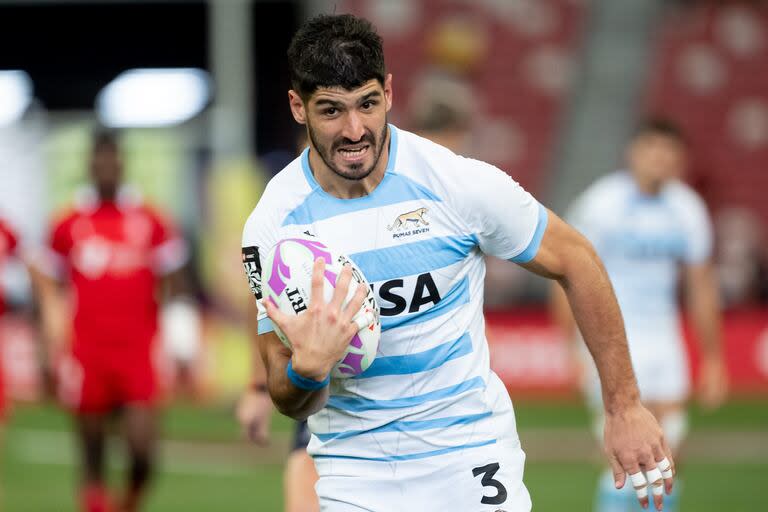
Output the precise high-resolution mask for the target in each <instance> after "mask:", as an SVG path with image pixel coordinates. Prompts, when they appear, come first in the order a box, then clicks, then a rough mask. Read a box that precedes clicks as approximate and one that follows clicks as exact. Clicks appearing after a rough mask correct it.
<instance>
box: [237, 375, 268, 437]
mask: <svg viewBox="0 0 768 512" xmlns="http://www.w3.org/2000/svg"><path fill="white" fill-rule="evenodd" d="M236 415H237V421H238V422H239V423H240V427H241V428H242V430H243V433H244V434H245V436H246V437H247V438H248V439H249V440H250V441H251V442H253V443H256V444H257V445H260V446H265V445H266V444H268V443H269V423H270V419H271V418H272V399H271V398H270V397H269V393H267V392H266V391H260V390H258V389H248V390H247V391H246V392H245V393H243V396H241V397H240V400H239V401H238V403H237V411H236Z"/></svg>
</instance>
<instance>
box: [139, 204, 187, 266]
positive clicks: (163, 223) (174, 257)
mask: <svg viewBox="0 0 768 512" xmlns="http://www.w3.org/2000/svg"><path fill="white" fill-rule="evenodd" d="M148 215H149V217H150V221H151V223H152V237H151V241H150V244H151V246H152V263H153V265H152V266H153V270H154V271H155V273H157V274H161V275H163V274H170V273H171V272H174V271H176V270H178V269H179V268H181V267H182V266H184V264H185V263H186V262H187V260H188V259H189V246H188V244H187V242H186V240H184V238H183V237H182V236H181V235H180V233H179V230H178V228H177V227H176V226H175V225H174V224H173V222H171V221H170V220H168V219H166V218H165V217H163V216H162V215H160V214H158V213H156V212H153V211H149V213H148Z"/></svg>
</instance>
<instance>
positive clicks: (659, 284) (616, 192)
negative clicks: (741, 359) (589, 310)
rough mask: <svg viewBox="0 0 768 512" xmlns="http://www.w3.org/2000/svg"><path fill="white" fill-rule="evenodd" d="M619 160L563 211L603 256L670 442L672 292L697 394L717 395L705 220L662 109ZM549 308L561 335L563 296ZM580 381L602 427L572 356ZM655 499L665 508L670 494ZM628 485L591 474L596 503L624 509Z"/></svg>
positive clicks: (719, 376) (721, 379) (679, 360)
mask: <svg viewBox="0 0 768 512" xmlns="http://www.w3.org/2000/svg"><path fill="white" fill-rule="evenodd" d="M626 156H627V161H628V164H629V169H628V170H622V171H617V172H614V173H612V174H609V175H607V176H604V177H602V178H600V179H599V180H597V181H596V182H595V183H593V184H592V185H591V186H590V187H589V188H587V190H586V191H585V192H584V193H583V194H582V195H581V196H580V197H579V198H578V199H577V200H576V201H575V203H574V204H573V206H572V207H571V208H570V210H569V213H568V216H567V219H568V220H569V222H571V224H573V226H574V227H576V228H577V229H578V230H579V231H581V232H582V233H583V234H584V235H585V236H586V237H587V238H588V239H589V240H590V241H591V242H592V244H593V245H594V247H595V249H596V250H597V252H598V254H599V255H600V257H601V258H602V260H603V262H604V263H605V266H606V269H607V270H608V274H609V276H610V278H611V282H612V284H613V288H614V291H615V293H616V297H617V299H618V301H619V305H620V306H621V312H622V315H623V317H624V324H625V327H626V331H627V339H628V342H629V351H630V354H631V357H632V363H633V366H634V370H635V375H636V376H637V380H638V385H639V388H640V395H641V398H642V400H643V403H644V404H645V405H646V407H648V409H649V410H650V411H651V412H652V413H653V414H654V415H655V416H656V418H657V419H658V420H659V423H660V424H661V426H662V428H663V429H664V433H665V436H666V439H667V442H668V443H669V445H670V447H671V448H672V450H673V451H676V450H677V449H678V448H679V445H680V443H681V441H682V440H683V438H684V436H685V434H686V423H687V422H686V413H685V401H686V399H687V398H688V395H689V387H690V377H689V373H690V372H689V368H688V364H687V358H686V352H685V345H684V343H683V334H682V330H681V325H680V320H679V315H678V305H677V293H678V282H679V279H680V277H681V275H680V274H682V277H683V283H684V286H685V288H684V292H685V293H684V298H685V302H686V303H687V306H688V309H689V311H690V318H691V320H692V322H693V326H694V327H695V331H696V334H697V338H698V340H699V341H700V343H701V346H702V349H703V350H702V352H703V358H702V367H701V388H700V391H701V400H702V403H703V404H704V405H705V406H708V407H715V406H718V405H719V404H720V403H721V402H722V400H723V399H724V397H725V393H726V387H725V386H726V379H725V371H724V366H723V360H722V356H721V343H720V309H719V301H718V296H717V286H716V283H715V277H714V271H713V268H712V265H711V263H710V258H711V254H712V228H711V225H710V221H709V217H708V215H707V210H706V207H705V205H704V203H703V201H702V200H701V198H699V196H698V195H697V194H696V193H695V192H694V191H693V190H692V189H691V188H690V187H688V186H687V185H685V184H684V183H682V182H681V181H680V178H681V176H682V174H683V173H684V171H685V167H686V142H685V140H684V139H683V136H682V134H681V132H680V130H679V129H678V128H677V127H676V126H675V125H674V124H672V123H670V122H668V121H666V120H663V119H650V120H647V121H645V122H644V123H643V124H642V125H641V126H640V128H639V129H638V130H637V132H636V133H635V135H634V136H633V138H632V140H631V141H630V144H629V147H628V150H627V155H626ZM554 305H555V313H556V317H557V318H558V321H559V323H560V324H561V325H562V326H563V327H564V328H565V330H566V332H567V333H569V335H574V334H575V329H576V328H575V324H574V322H573V318H572V316H571V313H570V309H569V307H568V304H567V302H566V301H565V297H564V296H563V294H562V292H561V291H560V290H557V289H556V290H555V294H554ZM580 365H581V368H582V369H583V370H584V371H582V372H580V373H581V377H582V381H583V384H584V386H585V391H586V395H587V398H588V400H589V402H590V404H591V405H592V406H593V407H594V408H595V410H596V412H597V414H596V422H595V427H596V433H599V434H600V435H601V434H602V428H603V415H602V407H601V397H600V382H599V380H598V378H597V374H596V372H595V371H594V367H593V365H591V364H590V363H589V361H588V360H587V359H586V358H581V362H580ZM677 494H678V493H675V494H673V495H672V496H670V497H669V498H670V499H668V502H667V504H666V507H665V509H666V510H674V507H675V504H676V501H677V499H676V495H677ZM632 501H633V500H632V494H631V493H629V494H627V493H626V492H623V491H621V490H617V489H615V487H614V485H613V481H612V480H611V477H610V475H609V474H606V475H604V476H603V478H602V479H601V481H600V483H599V484H598V493H597V500H596V510H597V511H599V512H609V511H610V512H619V511H627V510H634V508H635V507H633V506H632Z"/></svg>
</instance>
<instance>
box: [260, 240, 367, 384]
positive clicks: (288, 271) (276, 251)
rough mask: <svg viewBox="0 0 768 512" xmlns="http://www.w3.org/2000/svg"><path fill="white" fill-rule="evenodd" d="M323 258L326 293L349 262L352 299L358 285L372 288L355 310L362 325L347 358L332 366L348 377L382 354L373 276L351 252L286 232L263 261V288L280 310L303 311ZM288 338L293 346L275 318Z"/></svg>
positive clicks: (335, 374)
mask: <svg viewBox="0 0 768 512" xmlns="http://www.w3.org/2000/svg"><path fill="white" fill-rule="evenodd" d="M317 258H322V259H324V260H325V276H324V280H323V284H324V287H323V299H324V300H325V301H330V300H331V297H333V292H334V290H335V287H336V279H337V278H338V276H339V273H340V272H341V269H342V267H343V266H344V265H350V266H351V267H352V281H351V283H350V285H349V291H348V292H347V297H346V299H345V300H344V304H345V305H346V304H347V303H348V301H349V300H350V299H351V298H352V297H353V296H354V294H355V290H357V287H358V286H365V288H366V289H367V290H368V294H367V295H366V298H365V301H364V302H363V305H362V306H361V307H360V311H359V312H358V313H357V315H355V318H354V320H355V322H356V323H357V324H358V326H359V327H360V329H359V331H358V332H357V334H355V336H354V337H352V339H351V340H350V341H349V345H348V346H347V349H346V351H345V352H344V355H343V357H342V358H341V360H340V361H339V362H338V363H336V365H335V366H334V367H333V370H332V371H331V377H335V378H341V379H343V378H348V377H354V376H355V375H359V374H361V373H363V372H364V371H365V370H366V369H367V368H368V367H369V366H371V363H373V360H374V359H375V357H376V351H377V350H378V347H379V339H380V337H381V320H380V318H379V305H378V302H377V301H376V297H375V296H374V295H373V290H371V287H370V286H369V285H368V281H367V280H366V279H365V276H364V275H363V273H362V272H361V271H360V269H359V268H358V267H357V265H355V263H354V262H353V261H352V260H351V259H349V258H348V257H346V256H344V255H343V254H340V253H339V252H337V251H334V250H332V249H330V248H329V247H328V246H327V245H325V244H324V243H323V242H321V241H319V240H317V239H316V238H314V237H309V236H307V237H301V236H297V237H294V238H285V239H283V240H280V241H279V242H278V243H277V244H275V246H274V247H272V249H270V250H269V252H268V253H267V254H266V257H265V259H264V262H263V264H262V275H261V283H262V291H263V294H264V300H271V301H272V302H273V304H275V305H277V307H278V308H279V309H280V311H282V312H284V313H286V314H290V315H300V314H302V313H303V312H304V311H306V310H307V308H308V307H309V301H310V297H311V295H312V267H313V266H314V262H315V260H316V259H317ZM273 327H274V329H275V334H277V336H278V338H280V341H282V342H283V344H284V345H285V346H286V347H288V348H291V343H290V341H289V340H288V338H287V337H286V336H285V334H284V333H283V332H282V331H281V330H280V328H279V327H278V326H277V325H275V324H273Z"/></svg>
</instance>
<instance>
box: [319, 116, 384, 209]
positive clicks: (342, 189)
mask: <svg viewBox="0 0 768 512" xmlns="http://www.w3.org/2000/svg"><path fill="white" fill-rule="evenodd" d="M390 138H391V131H390V129H389V127H387V135H386V137H385V138H384V143H383V144H384V149H382V151H381V157H380V158H379V161H378V162H376V166H375V167H374V169H373V171H372V172H371V174H369V175H368V176H366V177H365V178H363V179H361V180H348V179H346V178H342V177H341V176H339V175H338V174H336V173H335V172H334V171H333V170H332V169H330V168H329V167H328V166H327V165H326V164H325V162H324V161H323V159H322V158H320V155H319V154H318V152H317V149H315V147H314V146H313V145H312V143H311V142H310V143H309V167H310V170H311V171H312V175H313V176H314V177H315V180H317V183H318V184H319V185H320V187H321V188H322V189H323V190H324V191H325V192H327V193H328V194H331V195H332V196H335V197H338V198H339V199H355V198H358V197H364V196H367V195H369V194H370V193H371V192H373V191H374V189H375V188H376V187H377V186H378V185H379V183H381V180H383V179H384V174H385V172H386V170H387V164H388V163H389V142H390Z"/></svg>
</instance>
